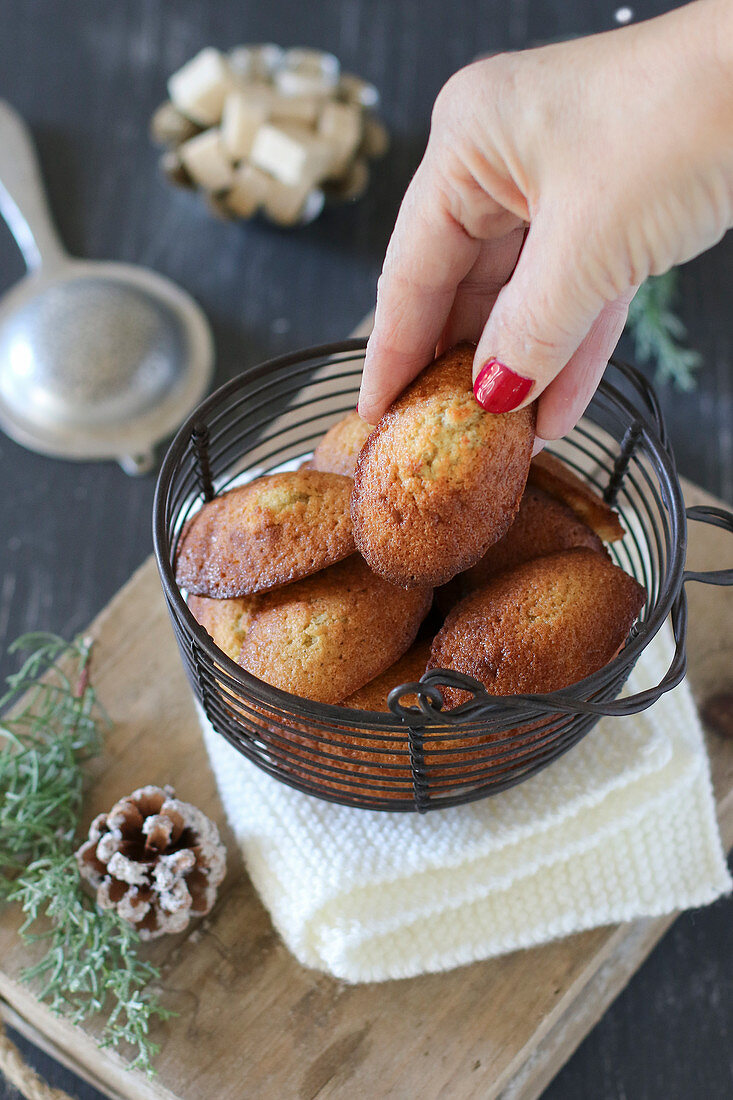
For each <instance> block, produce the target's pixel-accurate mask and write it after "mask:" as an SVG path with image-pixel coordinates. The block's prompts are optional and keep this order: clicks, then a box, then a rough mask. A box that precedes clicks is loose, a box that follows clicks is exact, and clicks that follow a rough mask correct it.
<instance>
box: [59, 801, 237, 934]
mask: <svg viewBox="0 0 733 1100" xmlns="http://www.w3.org/2000/svg"><path fill="white" fill-rule="evenodd" d="M225 858H226V849H225V847H224V845H223V844H222V843H221V840H220V839H219V833H218V830H217V828H216V825H215V824H214V823H213V821H210V820H209V818H208V817H206V815H205V814H203V813H202V812H201V810H198V809H197V808H196V807H195V806H192V805H190V803H188V802H181V801H180V800H179V799H177V798H176V797H175V791H174V790H173V788H172V787H163V788H161V787H153V786H148V787H140V788H139V789H138V790H136V791H133V792H132V794H131V795H128V797H127V798H121V799H120V801H119V802H116V803H115V805H114V806H113V807H112V809H111V810H110V812H109V813H108V814H99V816H98V817H95V819H94V821H93V822H92V823H91V825H90V826H89V840H87V841H85V843H84V844H82V846H81V847H80V848H79V850H78V851H77V853H76V860H77V863H78V865H79V873H80V874H81V876H82V878H85V879H87V881H88V882H90V883H91V884H92V886H94V888H95V889H96V891H97V904H98V905H99V906H100V908H102V909H116V910H117V912H118V913H119V915H120V916H121V917H122V918H123V920H126V921H128V922H129V923H130V924H132V925H133V926H134V927H135V929H136V931H137V932H138V933H139V935H140V938H141V939H143V940H152V939H154V938H155V937H156V936H162V935H163V934H164V933H166V932H181V931H182V930H183V929H184V928H185V927H186V925H187V924H188V922H189V919H190V918H191V916H203V915H204V914H205V913H208V912H209V910H210V909H211V907H212V906H213V904H214V901H215V900H216V888H217V886H218V885H219V883H220V882H221V881H222V879H223V878H224V873H225V871H226V864H225Z"/></svg>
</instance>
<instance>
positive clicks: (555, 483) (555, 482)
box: [528, 451, 626, 542]
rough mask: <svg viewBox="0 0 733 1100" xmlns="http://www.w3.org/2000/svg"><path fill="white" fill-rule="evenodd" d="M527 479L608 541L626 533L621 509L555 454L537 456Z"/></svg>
mask: <svg viewBox="0 0 733 1100" xmlns="http://www.w3.org/2000/svg"><path fill="white" fill-rule="evenodd" d="M528 480H529V484H530V485H535V486H536V487H537V488H538V489H542V490H543V491H544V492H545V493H548V494H549V496H551V497H554V498H555V499H556V500H561V501H563V502H564V503H565V504H567V506H568V508H571V509H572V511H573V512H575V514H576V516H577V517H578V519H580V520H582V521H583V523H585V524H586V526H587V527H590V528H592V530H593V531H595V532H596V534H597V535H598V536H599V537H600V538H602V539H604V540H605V541H606V542H616V540H617V539H622V538H623V537H624V535H625V534H626V532H625V531H624V529H623V527H622V526H621V520H620V519H619V516H618V512H615V511H614V510H613V508H611V506H610V505H609V504H606V502H605V500H604V499H603V497H601V496H599V494H598V493H597V492H596V491H595V489H593V488H592V487H591V486H590V485H589V484H588V483H587V482H586V481H583V479H582V478H581V477H578V475H577V474H576V473H575V472H574V471H573V470H571V469H570V467H569V466H566V465H565V463H564V462H562V461H561V460H560V459H559V458H557V456H556V455H551V454H549V453H548V452H547V451H540V453H539V454H538V455H535V457H534V458H533V459H532V463H531V465H530V468H529V479H528Z"/></svg>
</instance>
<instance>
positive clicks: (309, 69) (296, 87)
mask: <svg viewBox="0 0 733 1100" xmlns="http://www.w3.org/2000/svg"><path fill="white" fill-rule="evenodd" d="M340 70H341V66H340V65H339V62H338V58H336V57H334V56H333V54H331V53H324V52H323V51H322V50H309V49H293V50H286V51H285V53H284V54H283V56H282V59H281V61H280V65H279V66H278V68H277V71H276V72H275V83H276V84H277V86H278V89H279V90H280V91H281V92H282V93H283V94H284V95H288V96H299V95H315V96H320V97H324V96H330V95H331V94H332V93H333V91H334V89H335V88H336V86H337V85H338V82H339V73H340Z"/></svg>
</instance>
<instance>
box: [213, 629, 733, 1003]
mask: <svg viewBox="0 0 733 1100" xmlns="http://www.w3.org/2000/svg"><path fill="white" fill-rule="evenodd" d="M670 645H671V643H670V639H669V637H668V636H667V635H666V634H665V633H662V634H660V635H659V636H658V637H657V639H655V641H654V642H653V643H652V645H651V646H649V647H648V648H647V650H646V651H645V653H644V654H643V655H642V658H641V660H640V661H639V663H638V665H637V667H636V669H635V671H634V673H633V674H632V677H631V680H630V682H629V685H628V690H630V691H639V690H641V689H642V688H645V687H648V686H650V685H651V684H654V683H657V682H658V680H659V679H660V678H661V676H662V675H663V673H664V671H665V670H666V668H667V666H668V664H669V657H670V652H671V649H670ZM201 717H202V725H203V731H204V740H205V743H206V747H207V749H208V753H209V757H210V760H211V764H212V767H213V769H214V773H215V775H216V779H217V783H218V786H219V792H220V795H221V798H222V802H223V805H224V809H225V812H226V814H227V817H228V819H229V823H230V825H231V827H232V829H233V831H234V834H235V836H236V838H237V841H238V843H239V845H240V846H241V849H242V854H243V856H244V860H245V863H246V866H247V869H248V871H249V874H250V876H251V878H252V881H253V883H254V885H255V887H256V888H257V890H258V891H259V893H260V896H261V897H262V900H263V902H264V904H265V905H266V906H267V908H268V909H269V911H270V914H271V916H272V920H273V922H274V924H275V927H276V928H277V930H278V932H279V933H280V935H281V936H282V938H283V940H284V941H285V943H286V944H287V946H288V947H289V948H290V950H291V951H292V953H293V954H294V955H295V957H296V958H297V959H298V960H299V961H300V962H301V963H303V964H304V965H305V966H311V967H317V968H318V969H320V970H325V971H328V972H329V973H331V974H333V975H335V976H336V977H338V978H341V979H343V980H345V981H349V982H362V981H382V980H385V979H388V978H406V977H410V976H412V975H415V974H421V973H425V972H429V971H439V970H446V969H449V968H450V967H454V966H459V965H461V964H463V963H468V962H472V961H475V960H477V959H486V958H489V957H491V956H493V955H499V954H503V953H504V952H508V951H513V950H516V949H517V948H522V947H530V946H534V945H537V944H540V943H544V942H546V941H548V940H551V939H555V938H557V937H559V936H565V935H568V934H570V933H571V932H578V931H581V930H582V929H587V928H592V927H595V926H598V925H602V924H610V923H614V922H616V921H621V920H629V919H631V918H634V917H642V916H653V915H654V916H656V915H660V914H663V913H670V912H673V911H674V910H678V909H684V908H688V907H691V906H699V905H704V904H706V903H708V902H710V901H713V900H714V899H715V898H717V897H719V896H720V895H721V894H724V893H726V892H727V891H728V890H729V889H730V887H731V880H730V877H729V875H728V871H727V868H726V863H725V857H724V853H723V849H722V845H721V841H720V836H719V833H718V829H717V824H716V820H715V809H714V801H713V795H712V789H711V784H710V773H709V766H708V760H707V755H706V752H705V747H704V742H703V736H702V730H701V728H700V723H699V720H698V717H697V714H696V711H695V708H694V705H693V702H692V698H691V696H690V692H689V689H688V688H687V685H686V684H682V685H681V686H680V687H678V688H677V689H676V690H675V691H674V692H672V693H671V694H668V695H666V696H663V697H662V699H660V700H659V702H658V703H657V704H656V705H655V706H654V707H652V708H651V709H650V710H648V711H646V712H644V713H643V714H639V715H635V716H632V717H630V718H616V719H604V720H602V721H601V722H600V723H599V725H598V726H596V727H595V729H593V730H592V731H591V732H590V733H589V734H588V735H587V736H586V737H585V738H584V740H583V741H581V742H580V744H579V745H577V746H576V747H575V748H573V749H571V750H570V752H568V753H566V754H565V756H563V757H562V758H560V759H559V760H557V761H556V762H555V763H554V764H551V765H550V766H549V767H548V768H546V769H545V770H544V771H543V772H541V773H540V774H539V775H536V776H534V777H533V778H532V779H528V780H527V781H526V782H524V783H521V784H520V785H519V786H517V787H514V788H512V789H511V790H508V791H505V792H503V793H501V794H498V795H495V796H493V797H491V798H487V799H484V800H483V801H481V802H475V803H472V804H470V805H467V806H459V807H455V808H452V809H447V810H438V811H432V812H430V813H428V814H426V815H424V816H421V815H418V814H396V813H389V812H377V811H373V810H359V809H352V808H348V807H345V806H338V805H334V804H333V803H329V802H323V801H321V800H320V799H316V798H313V797H311V796H309V795H304V794H301V793H300V792H298V791H294V790H292V789H291V788H289V787H287V786H285V785H283V784H280V783H278V782H277V781H276V780H274V779H272V778H271V777H270V776H268V775H266V774H265V773H264V772H261V771H260V770H259V769H258V768H256V767H255V766H254V765H253V764H251V763H250V762H249V761H248V760H246V759H245V758H244V757H242V756H240V755H239V753H237V752H236V751H235V750H234V749H233V748H231V746H230V745H229V744H227V742H226V741H225V740H224V738H222V737H220V736H219V735H218V734H216V733H215V732H214V731H213V729H212V728H211V726H210V725H209V723H208V722H207V720H206V719H205V718H204V716H203V714H202V716H201Z"/></svg>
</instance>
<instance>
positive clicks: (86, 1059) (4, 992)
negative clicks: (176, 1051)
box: [0, 973, 178, 1100]
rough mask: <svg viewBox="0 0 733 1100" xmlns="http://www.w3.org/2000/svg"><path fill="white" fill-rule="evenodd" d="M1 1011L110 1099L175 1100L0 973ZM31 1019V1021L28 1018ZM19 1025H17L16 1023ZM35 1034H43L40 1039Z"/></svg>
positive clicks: (30, 1037) (34, 1041) (27, 990)
mask: <svg viewBox="0 0 733 1100" xmlns="http://www.w3.org/2000/svg"><path fill="white" fill-rule="evenodd" d="M0 1014H2V1016H3V1018H4V1019H7V1021H8V1023H10V1025H11V1027H16V1028H17V1030H18V1031H19V1032H20V1033H21V1034H25V1035H27V1037H28V1038H29V1039H30V1041H31V1042H32V1043H35V1044H36V1045H37V1046H40V1047H41V1049H42V1050H44V1051H45V1052H46V1053H47V1054H49V1055H51V1057H53V1058H55V1059H56V1060H57V1061H59V1062H61V1064H62V1065H65V1066H67V1068H69V1069H71V1070H73V1072H74V1073H76V1074H77V1075H78V1076H79V1077H80V1078H81V1079H82V1080H85V1081H88V1082H89V1083H90V1084H92V1085H94V1087H95V1088H96V1089H99V1091H100V1092H102V1093H103V1094H104V1095H106V1096H108V1097H110V1100H178V1098H177V1097H176V1096H175V1094H174V1093H172V1092H170V1090H169V1089H167V1088H164V1087H163V1086H162V1085H160V1083H159V1082H158V1081H157V1079H156V1078H148V1077H146V1076H145V1074H143V1073H141V1072H140V1071H138V1070H131V1069H129V1068H128V1067H127V1064H126V1062H125V1061H124V1059H123V1058H122V1057H121V1056H120V1055H119V1054H116V1053H115V1052H114V1051H113V1050H108V1049H102V1048H101V1047H100V1046H99V1045H98V1044H97V1043H96V1042H95V1040H94V1038H93V1037H92V1036H91V1035H89V1034H88V1033H87V1032H85V1031H84V1030H83V1029H82V1028H80V1027H77V1026H76V1024H73V1023H71V1021H70V1020H68V1019H66V1018H65V1017H63V1016H57V1015H55V1013H53V1012H51V1010H50V1009H49V1008H48V1007H47V1006H46V1005H44V1004H42V1003H41V1002H40V1001H38V999H37V998H36V997H35V996H34V994H33V993H32V992H31V991H30V989H28V988H27V987H25V986H21V985H20V984H19V983H17V982H13V981H11V980H9V979H8V978H6V976H5V975H3V974H2V973H0ZM31 1016H32V1017H33V1019H34V1022H33V1023H31V1022H30V1017H31ZM18 1024H20V1026H18ZM38 1036H42V1040H43V1041H41V1040H40V1039H39V1038H38Z"/></svg>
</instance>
